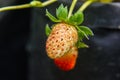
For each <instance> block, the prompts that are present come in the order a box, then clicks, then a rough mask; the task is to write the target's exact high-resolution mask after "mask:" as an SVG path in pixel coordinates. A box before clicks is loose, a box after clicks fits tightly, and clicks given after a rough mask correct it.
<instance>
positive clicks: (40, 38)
mask: <svg viewBox="0 0 120 80" xmlns="http://www.w3.org/2000/svg"><path fill="white" fill-rule="evenodd" d="M42 1H44V0H42ZM71 1H72V0H58V2H56V3H53V4H51V5H49V6H47V7H44V8H30V9H21V10H14V11H6V12H0V80H120V3H119V2H118V1H119V0H115V1H114V2H113V3H111V4H100V3H95V4H92V5H91V6H89V7H88V8H87V9H86V10H85V12H84V13H85V21H84V23H83V24H82V25H86V26H88V27H90V28H91V29H92V30H93V32H94V34H95V36H94V37H90V40H89V41H88V40H84V41H85V43H87V44H88V45H89V46H90V48H88V49H79V57H78V59H77V64H76V67H75V69H74V70H72V71H69V72H64V71H61V70H59V69H58V68H57V67H56V66H55V65H54V63H53V61H52V60H51V59H49V58H48V56H47V55H46V51H45V41H46V39H47V37H46V35H45V30H44V29H45V25H46V23H48V24H50V25H52V24H53V23H52V22H51V21H50V20H49V19H48V18H47V17H46V16H45V10H46V8H47V9H48V10H49V11H50V12H51V13H52V14H55V10H56V8H57V7H58V6H59V5H60V4H61V3H63V4H64V5H68V6H70V4H71ZM29 2H30V0H0V7H4V6H10V5H17V4H24V3H29ZM80 5H81V1H79V2H78V3H77V5H76V8H75V10H77V9H78V8H79V6H80Z"/></svg>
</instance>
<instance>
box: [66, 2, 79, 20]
mask: <svg viewBox="0 0 120 80" xmlns="http://www.w3.org/2000/svg"><path fill="white" fill-rule="evenodd" d="M76 3H77V0H73V1H72V4H71V6H70V9H69V14H68V19H69V18H70V16H71V15H72V12H73V10H74V7H75V5H76Z"/></svg>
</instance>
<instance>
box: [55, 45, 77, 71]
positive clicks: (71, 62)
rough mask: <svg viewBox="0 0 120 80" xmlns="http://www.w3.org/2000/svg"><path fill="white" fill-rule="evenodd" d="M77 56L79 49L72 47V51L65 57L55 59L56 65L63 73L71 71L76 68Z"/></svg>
mask: <svg viewBox="0 0 120 80" xmlns="http://www.w3.org/2000/svg"><path fill="white" fill-rule="evenodd" d="M77 56H78V50H77V48H76V47H72V49H71V50H70V51H69V52H68V53H66V54H65V55H64V56H62V57H60V58H56V59H54V63H55V65H56V66H57V67H58V68H59V69H61V70H63V71H70V70H72V69H73V68H74V67H75V64H76V59H77Z"/></svg>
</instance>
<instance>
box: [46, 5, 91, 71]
mask: <svg viewBox="0 0 120 80" xmlns="http://www.w3.org/2000/svg"><path fill="white" fill-rule="evenodd" d="M46 16H48V17H49V19H51V20H52V21H53V22H56V24H54V25H53V26H52V29H51V28H50V27H49V26H48V25H46V29H45V30H46V35H47V36H48V39H47V41H46V52H47V55H48V57H49V58H51V59H54V63H55V64H56V66H58V67H59V68H60V69H61V70H64V71H69V70H72V69H73V68H74V66H75V63H76V59H77V56H78V48H84V47H88V46H87V45H86V44H84V43H83V42H82V39H83V38H84V37H86V38H87V39H88V35H93V33H92V31H91V30H90V29H89V28H88V27H85V26H79V25H80V24H81V23H82V22H83V20H84V19H83V18H84V16H83V13H82V12H81V11H77V12H76V13H74V14H72V15H71V16H69V15H68V9H67V7H64V6H63V5H60V7H59V8H58V9H57V10H56V17H57V18H56V17H54V16H53V15H51V14H50V13H49V12H48V11H47V10H46Z"/></svg>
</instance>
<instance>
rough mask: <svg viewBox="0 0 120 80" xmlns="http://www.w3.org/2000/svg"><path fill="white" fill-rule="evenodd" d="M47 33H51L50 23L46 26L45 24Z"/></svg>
mask: <svg viewBox="0 0 120 80" xmlns="http://www.w3.org/2000/svg"><path fill="white" fill-rule="evenodd" d="M45 33H46V35H47V36H49V35H50V33H51V29H50V27H49V25H48V24H46V26H45Z"/></svg>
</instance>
